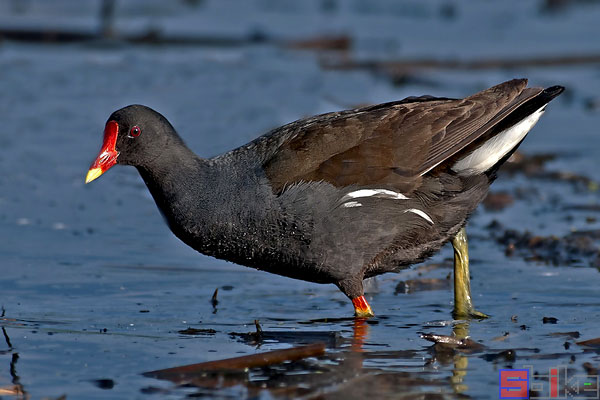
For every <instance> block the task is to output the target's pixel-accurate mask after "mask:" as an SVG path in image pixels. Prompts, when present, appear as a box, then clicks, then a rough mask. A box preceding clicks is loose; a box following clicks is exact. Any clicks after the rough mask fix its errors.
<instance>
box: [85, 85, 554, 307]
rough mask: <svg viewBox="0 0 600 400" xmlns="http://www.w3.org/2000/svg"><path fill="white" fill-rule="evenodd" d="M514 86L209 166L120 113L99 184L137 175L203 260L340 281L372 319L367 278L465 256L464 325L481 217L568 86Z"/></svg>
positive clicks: (356, 116) (402, 108) (157, 126)
mask: <svg viewBox="0 0 600 400" xmlns="http://www.w3.org/2000/svg"><path fill="white" fill-rule="evenodd" d="M526 86H527V80H525V79H515V80H511V81H508V82H504V83H502V84H499V85H497V86H494V87H492V88H490V89H487V90H484V91H482V92H479V93H476V94H474V95H472V96H469V97H467V98H465V99H451V98H441V97H432V96H422V97H408V98H406V99H404V100H400V101H393V102H389V103H384V104H379V105H373V106H368V107H363V108H356V109H353V110H346V111H339V112H332V113H327V114H322V115H317V116H313V117H310V118H305V119H300V120H298V121H295V122H292V123H289V124H287V125H284V126H282V127H280V128H277V129H274V130H272V131H270V132H268V133H266V134H264V135H263V136H260V137H259V138H257V139H255V140H254V141H252V142H250V143H248V144H246V145H245V146H242V147H240V148H237V149H235V150H232V151H230V152H228V153H225V154H222V155H220V156H217V157H214V158H209V159H203V158H200V157H198V156H196V155H195V154H194V153H193V152H192V151H191V150H190V149H189V148H188V147H186V145H185V144H184V142H183V140H182V139H181V138H180V137H179V135H178V134H177V132H176V131H175V129H174V128H173V127H172V126H171V124H170V123H169V121H167V119H166V118H165V117H163V116H162V115H161V114H159V113H158V112H156V111H154V110H152V109H150V108H148V107H145V106H142V105H131V106H128V107H125V108H122V109H120V110H118V111H115V112H114V113H113V114H112V115H111V116H110V118H109V119H108V122H107V123H106V127H105V130H104V143H103V145H102V149H101V150H100V154H99V155H98V157H97V158H96V160H95V161H94V163H93V164H92V166H91V168H90V170H89V172H88V174H87V177H86V183H88V182H91V181H93V180H94V179H96V178H98V177H99V176H100V175H101V174H103V173H104V172H106V170H108V169H109V168H110V167H112V166H113V165H115V164H125V165H133V166H135V167H136V168H137V170H138V171H139V173H140V175H141V176H142V179H143V180H144V182H145V183H146V186H147V187H148V189H149V190H150V193H151V194H152V196H153V197H154V200H155V201H156V204H157V206H158V208H159V209H160V211H161V212H162V214H163V216H164V217H165V219H166V221H167V223H168V225H169V228H170V229H171V230H172V231H173V233H174V234H175V235H176V236H177V237H178V238H180V239H181V240H182V241H183V242H184V243H186V244H188V245H189V246H191V247H192V248H194V249H196V250H197V251H199V252H201V253H203V254H206V255H209V256H213V257H217V258H221V259H224V260H228V261H231V262H234V263H237V264H241V265H246V266H249V267H253V268H256V269H260V270H264V271H268V272H272V273H275V274H279V275H284V276H288V277H291V278H296V279H303V280H306V281H310V282H317V283H333V284H335V285H337V286H338V287H339V289H340V290H341V291H342V292H343V293H344V294H345V295H346V296H348V297H349V298H350V299H351V300H352V303H353V305H354V309H355V315H356V316H359V317H367V316H372V315H373V312H372V311H371V308H370V306H369V304H368V303H367V301H366V300H365V298H364V292H363V279H365V278H368V277H372V276H375V275H379V274H383V273H385V272H393V271H398V270H401V269H404V268H407V267H408V266H410V265H411V264H414V263H417V262H420V261H423V260H424V259H425V258H427V257H428V256H430V255H431V254H433V253H434V252H436V251H437V250H439V249H440V247H441V246H442V245H443V244H444V243H446V242H447V241H452V245H453V247H454V252H455V253H454V254H455V257H454V260H455V264H454V273H455V280H454V285H455V306H454V315H455V317H485V314H482V313H479V312H477V311H475V309H474V308H473V304H472V301H471V291H470V284H469V266H468V253H467V239H466V233H465V230H464V226H465V223H466V221H467V218H468V217H469V215H470V214H471V213H472V212H473V210H474V209H475V208H476V207H477V205H478V204H479V203H480V202H481V201H482V200H483V198H484V197H485V195H486V193H487V191H488V188H489V186H490V184H491V182H492V181H493V180H494V179H495V177H496V171H497V169H498V167H500V165H501V164H502V163H503V162H504V161H506V160H507V159H508V157H509V156H510V155H511V154H512V153H513V152H514V151H515V149H516V148H517V147H518V146H519V144H520V143H521V141H522V140H523V139H524V137H525V135H526V134H527V132H528V131H529V130H530V129H531V128H532V127H533V125H534V124H535V123H536V122H537V121H538V119H539V118H540V116H541V115H542V113H543V112H544V110H545V108H546V105H547V104H548V102H550V101H551V100H552V99H553V98H555V97H556V96H558V95H559V94H560V93H561V92H562V91H563V90H564V88H563V87H561V86H553V87H550V88H548V89H543V88H537V87H536V88H527V87H526Z"/></svg>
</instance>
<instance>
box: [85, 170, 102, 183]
mask: <svg viewBox="0 0 600 400" xmlns="http://www.w3.org/2000/svg"><path fill="white" fill-rule="evenodd" d="M102 173H103V171H102V168H91V169H90V170H89V171H88V173H87V175H86V176H85V183H90V182H91V181H93V180H94V179H97V178H98V177H99V176H100V175H102Z"/></svg>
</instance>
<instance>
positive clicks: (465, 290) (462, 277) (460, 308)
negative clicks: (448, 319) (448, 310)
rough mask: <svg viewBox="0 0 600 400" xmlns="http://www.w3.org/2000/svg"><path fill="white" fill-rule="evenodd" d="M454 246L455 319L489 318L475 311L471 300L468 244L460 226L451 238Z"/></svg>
mask: <svg viewBox="0 0 600 400" xmlns="http://www.w3.org/2000/svg"><path fill="white" fill-rule="evenodd" d="M452 247H453V248H454V311H453V312H452V315H453V317H454V318H456V319H465V318H489V316H488V315H486V314H484V313H481V312H479V311H476V310H475V308H474V307H473V302H472V301H471V280H470V277H469V246H468V243H467V231H466V230H465V228H461V230H460V231H458V233H457V234H456V236H455V237H454V239H452Z"/></svg>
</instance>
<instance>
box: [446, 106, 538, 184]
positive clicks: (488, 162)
mask: <svg viewBox="0 0 600 400" xmlns="http://www.w3.org/2000/svg"><path fill="white" fill-rule="evenodd" d="M544 107H546V106H545V105H544ZM544 107H542V108H540V109H539V110H537V111H536V112H534V113H533V114H531V115H530V116H528V117H527V118H524V119H523V120H522V121H521V122H519V123H517V124H515V125H513V126H511V127H510V128H508V129H506V130H504V131H502V132H500V133H499V134H497V135H496V136H494V137H493V138H491V139H490V140H488V141H487V142H485V143H484V144H482V145H481V146H480V147H478V148H477V149H475V150H474V151H473V152H472V153H470V154H468V155H466V156H465V157H463V158H461V159H460V160H458V161H457V162H456V164H454V166H453V167H452V169H453V170H454V171H455V172H458V173H460V174H461V175H475V174H479V173H482V172H485V171H487V170H488V169H490V168H491V167H493V166H494V165H495V164H496V163H497V162H498V161H500V159H502V157H504V156H505V155H507V154H508V152H509V151H511V150H512V149H513V148H514V147H515V146H516V145H517V144H518V143H519V142H520V141H521V140H523V138H524V137H525V135H527V132H529V131H530V130H531V128H533V126H534V125H535V123H536V122H538V120H539V119H540V117H541V116H542V114H543V113H544V111H543V110H544Z"/></svg>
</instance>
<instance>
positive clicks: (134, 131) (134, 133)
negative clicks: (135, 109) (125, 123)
mask: <svg viewBox="0 0 600 400" xmlns="http://www.w3.org/2000/svg"><path fill="white" fill-rule="evenodd" d="M141 133H142V130H141V129H140V127H139V126H137V125H136V126H134V127H133V128H131V131H130V132H129V134H130V135H131V136H132V137H138V136H140V134H141Z"/></svg>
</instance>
